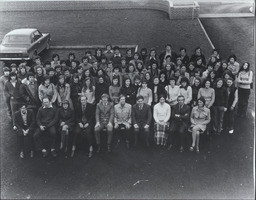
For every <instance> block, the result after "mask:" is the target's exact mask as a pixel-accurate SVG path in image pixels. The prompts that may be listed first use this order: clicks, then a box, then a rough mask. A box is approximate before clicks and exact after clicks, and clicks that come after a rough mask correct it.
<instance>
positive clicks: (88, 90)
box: [81, 77, 95, 105]
mask: <svg viewBox="0 0 256 200" xmlns="http://www.w3.org/2000/svg"><path fill="white" fill-rule="evenodd" d="M81 95H82V96H85V97H87V103H89V104H92V105H94V104H95V86H94V85H93V84H92V81H91V79H90V77H87V78H85V81H84V86H83V88H82V91H81Z"/></svg>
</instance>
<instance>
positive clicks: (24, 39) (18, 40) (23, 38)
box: [2, 35, 30, 45]
mask: <svg viewBox="0 0 256 200" xmlns="http://www.w3.org/2000/svg"><path fill="white" fill-rule="evenodd" d="M29 43H30V42H29V36H27V35H7V36H5V38H4V40H3V43H2V44H3V45H5V44H29Z"/></svg>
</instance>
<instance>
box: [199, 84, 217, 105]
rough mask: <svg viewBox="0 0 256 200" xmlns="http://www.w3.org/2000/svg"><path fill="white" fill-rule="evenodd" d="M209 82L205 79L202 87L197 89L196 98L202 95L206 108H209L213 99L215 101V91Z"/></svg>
mask: <svg viewBox="0 0 256 200" xmlns="http://www.w3.org/2000/svg"><path fill="white" fill-rule="evenodd" d="M210 86H211V82H210V81H209V80H208V79H206V80H205V81H204V83H203V87H201V88H200V89H199V91H198V96H197V98H198V99H199V98H200V97H203V98H204V100H205V106H206V107H207V108H211V107H212V105H213V103H214V101H215V91H214V89H213V88H211V87H210Z"/></svg>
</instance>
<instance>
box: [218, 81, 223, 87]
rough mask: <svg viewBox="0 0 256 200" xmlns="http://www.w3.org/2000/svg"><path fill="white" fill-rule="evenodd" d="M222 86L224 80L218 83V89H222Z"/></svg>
mask: <svg viewBox="0 0 256 200" xmlns="http://www.w3.org/2000/svg"><path fill="white" fill-rule="evenodd" d="M222 85H223V81H222V80H220V81H218V82H217V87H218V88H221V87H222Z"/></svg>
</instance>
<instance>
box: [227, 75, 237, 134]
mask: <svg viewBox="0 0 256 200" xmlns="http://www.w3.org/2000/svg"><path fill="white" fill-rule="evenodd" d="M233 82H234V81H233V79H232V78H228V80H227V91H228V107H227V111H226V112H225V115H224V122H223V125H224V128H225V129H226V130H227V131H228V132H229V133H230V134H232V133H233V132H234V117H235V109H236V104H237V102H238V90H237V88H236V87H235V85H234V83H233Z"/></svg>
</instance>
